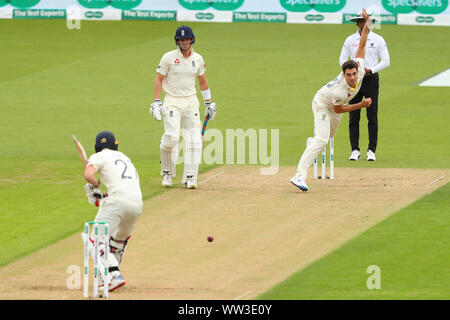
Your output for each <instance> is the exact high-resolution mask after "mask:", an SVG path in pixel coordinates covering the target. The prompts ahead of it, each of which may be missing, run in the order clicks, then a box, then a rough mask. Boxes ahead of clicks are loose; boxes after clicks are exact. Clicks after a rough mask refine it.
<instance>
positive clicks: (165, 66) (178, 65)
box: [150, 26, 217, 189]
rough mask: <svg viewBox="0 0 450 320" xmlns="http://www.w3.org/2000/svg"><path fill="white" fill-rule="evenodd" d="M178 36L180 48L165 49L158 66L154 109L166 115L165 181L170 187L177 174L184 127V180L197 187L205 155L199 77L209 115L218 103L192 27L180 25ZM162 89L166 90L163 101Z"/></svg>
mask: <svg viewBox="0 0 450 320" xmlns="http://www.w3.org/2000/svg"><path fill="white" fill-rule="evenodd" d="M174 38H175V44H176V45H177V49H175V50H173V51H169V52H167V53H165V54H164V55H163V57H162V59H161V61H160V63H159V65H158V67H157V69H156V78H155V85H154V102H153V103H152V104H151V106H150V113H151V115H152V116H153V117H154V118H155V119H156V120H158V121H160V120H162V118H164V134H163V136H162V138H161V144H160V152H161V175H162V176H163V179H162V185H163V186H165V187H170V186H171V185H172V178H174V177H175V176H176V163H177V157H178V142H179V138H180V128H182V134H183V139H184V142H185V152H184V155H185V159H184V171H183V177H182V180H181V183H182V184H184V186H185V187H186V188H188V189H196V188H197V177H198V168H199V165H200V162H201V157H202V137H201V122H200V114H199V101H198V99H197V95H196V89H195V82H196V78H197V79H198V83H199V87H200V90H201V94H202V96H203V101H204V104H205V107H206V109H205V119H206V118H208V119H209V120H213V119H214V117H215V114H216V111H217V106H216V104H215V103H214V102H212V101H211V90H210V88H209V84H208V80H207V79H206V76H205V71H206V66H205V62H204V61H203V57H202V56H201V55H200V54H198V53H197V52H195V51H194V49H193V48H192V45H193V44H194V43H195V36H194V33H193V31H192V29H191V28H190V27H189V26H180V27H178V28H177V30H176V32H175V37H174ZM161 90H163V91H164V93H165V95H164V102H163V103H162V102H161ZM180 125H181V126H180Z"/></svg>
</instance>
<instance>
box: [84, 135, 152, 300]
mask: <svg viewBox="0 0 450 320" xmlns="http://www.w3.org/2000/svg"><path fill="white" fill-rule="evenodd" d="M95 152H96V153H95V154H93V155H92V156H90V157H89V160H88V163H87V165H86V168H85V172H84V178H85V179H86V181H87V182H88V184H86V186H85V190H86V194H87V197H88V200H89V203H90V204H95V202H96V201H97V199H98V198H101V200H100V206H99V210H98V213H97V215H96V217H95V221H96V222H107V223H108V225H109V248H110V249H109V252H108V254H107V261H105V262H106V265H107V266H108V270H109V274H110V281H109V291H113V290H115V289H117V288H119V287H121V286H123V285H125V279H124V278H123V276H122V275H121V273H120V271H119V264H120V263H121V262H122V259H123V255H124V251H125V247H126V245H127V243H128V240H129V239H130V237H131V233H132V231H133V229H134V227H135V225H136V221H137V219H138V217H139V216H140V214H141V212H142V206H143V201H142V192H141V187H140V185H139V175H138V173H137V171H136V168H135V167H134V165H133V163H132V162H131V160H130V159H129V158H128V157H127V156H126V155H125V154H123V153H122V152H120V151H118V141H117V140H116V138H115V137H114V134H113V133H112V132H110V131H103V132H100V133H99V134H98V135H97V137H96V141H95ZM96 174H98V175H99V176H100V180H101V181H102V183H103V184H104V185H105V186H106V188H107V196H106V197H105V196H104V195H103V193H102V192H101V190H100V181H99V179H97V177H96ZM102 232H104V230H103V229H100V233H102ZM91 242H93V241H92V240H91ZM91 255H92V254H91ZM101 259H104V257H103V254H102V255H101Z"/></svg>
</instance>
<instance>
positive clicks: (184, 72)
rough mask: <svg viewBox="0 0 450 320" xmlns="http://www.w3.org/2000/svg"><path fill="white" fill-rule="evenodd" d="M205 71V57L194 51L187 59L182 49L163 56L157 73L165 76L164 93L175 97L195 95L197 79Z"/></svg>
mask: <svg viewBox="0 0 450 320" xmlns="http://www.w3.org/2000/svg"><path fill="white" fill-rule="evenodd" d="M205 71H206V66H205V62H204V61H203V57H202V56H201V55H199V54H198V53H196V52H194V49H192V52H191V55H190V56H189V57H187V58H185V57H183V54H182V53H181V51H180V49H176V50H173V51H169V52H167V53H165V54H164V55H163V57H162V58H161V62H160V63H159V65H158V67H157V68H156V72H158V73H160V74H162V75H163V76H164V80H163V82H162V88H163V90H164V92H165V93H168V94H170V95H172V96H175V97H187V96H192V95H195V94H196V90H195V79H196V78H197V77H198V76H201V75H203V74H204V73H205Z"/></svg>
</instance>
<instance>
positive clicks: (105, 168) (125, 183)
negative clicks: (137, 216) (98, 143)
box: [88, 149, 142, 203]
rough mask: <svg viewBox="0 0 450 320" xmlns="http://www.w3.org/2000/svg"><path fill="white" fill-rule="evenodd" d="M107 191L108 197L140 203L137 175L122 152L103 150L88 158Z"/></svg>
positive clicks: (140, 194) (140, 193) (140, 195)
mask: <svg viewBox="0 0 450 320" xmlns="http://www.w3.org/2000/svg"><path fill="white" fill-rule="evenodd" d="M90 164H91V165H93V166H94V168H95V171H96V172H97V173H98V174H99V175H100V179H101V181H102V183H103V184H104V185H105V186H106V188H107V190H108V197H115V198H120V199H123V200H126V201H128V202H133V203H142V192H141V187H140V185H139V175H138V173H137V171H136V168H135V167H134V165H133V163H132V162H131V160H130V159H129V158H128V157H127V156H126V155H124V154H123V153H122V152H119V151H115V150H110V149H103V150H102V151H100V152H97V153H94V154H93V155H92V156H90V157H89V160H88V165H90Z"/></svg>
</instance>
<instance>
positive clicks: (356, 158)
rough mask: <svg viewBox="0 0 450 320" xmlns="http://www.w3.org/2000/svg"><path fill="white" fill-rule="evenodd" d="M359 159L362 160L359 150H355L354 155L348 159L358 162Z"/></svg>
mask: <svg viewBox="0 0 450 320" xmlns="http://www.w3.org/2000/svg"><path fill="white" fill-rule="evenodd" d="M359 159H361V152H360V151H359V150H353V151H352V154H351V155H350V157H349V158H348V160H351V161H358V160H359Z"/></svg>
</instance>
